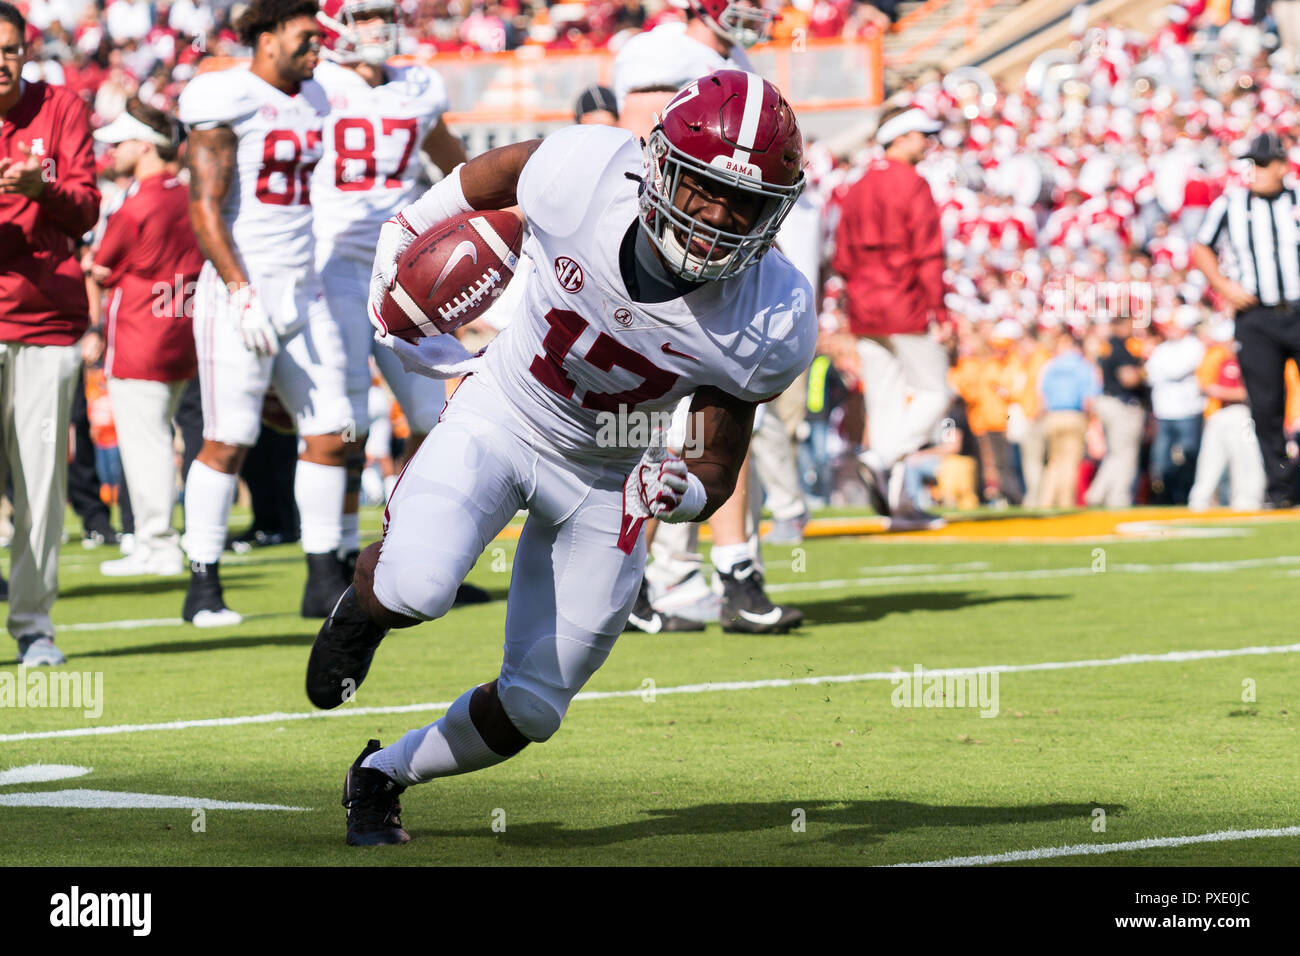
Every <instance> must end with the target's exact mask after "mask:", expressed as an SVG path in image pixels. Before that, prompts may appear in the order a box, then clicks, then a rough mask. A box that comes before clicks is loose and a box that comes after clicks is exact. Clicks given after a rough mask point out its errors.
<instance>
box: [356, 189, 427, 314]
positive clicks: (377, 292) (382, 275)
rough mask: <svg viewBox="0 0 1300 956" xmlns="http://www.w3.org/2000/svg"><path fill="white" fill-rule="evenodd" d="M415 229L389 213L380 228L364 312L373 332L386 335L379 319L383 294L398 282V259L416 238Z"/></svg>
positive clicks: (400, 217)
mask: <svg viewBox="0 0 1300 956" xmlns="http://www.w3.org/2000/svg"><path fill="white" fill-rule="evenodd" d="M415 237H416V232H415V230H414V229H413V228H411V225H410V224H409V223H408V222H407V221H406V219H405V218H404V217H403V216H402V215H401V214H400V213H399V214H397V215H396V216H392V217H390V218H389V219H388V221H387V222H385V223H384V224H383V226H381V227H380V229H379V242H378V243H377V244H376V246H375V264H374V266H373V267H372V268H371V271H370V301H369V304H368V305H367V307H366V313H367V314H368V315H369V316H370V324H371V325H373V326H374V327H375V331H376V332H381V333H383V334H384V335H387V334H388V328H387V327H386V326H385V325H384V322H383V320H382V319H381V318H380V315H381V314H382V311H383V308H384V296H386V295H387V294H388V290H389V289H391V288H392V287H393V283H394V282H396V281H397V260H398V259H400V258H401V256H402V253H403V252H405V251H406V247H407V246H409V245H410V244H411V243H413V242H414V241H415Z"/></svg>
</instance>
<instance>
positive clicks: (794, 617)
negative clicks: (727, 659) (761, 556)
mask: <svg viewBox="0 0 1300 956" xmlns="http://www.w3.org/2000/svg"><path fill="white" fill-rule="evenodd" d="M718 577H719V579H721V581H722V610H721V612H720V613H719V615H718V619H719V620H720V621H721V622H722V629H723V630H724V631H733V632H740V633H742V634H784V633H785V632H786V631H788V630H790V628H792V627H798V626H799V625H800V624H802V623H803V612H802V611H800V610H799V609H798V608H793V607H781V606H780V605H776V604H773V603H772V601H771V599H769V598H768V596H767V592H766V591H764V590H763V575H762V573H761V572H760V571H759V570H758V568H756V567H755V566H754V562H753V561H742V562H741V563H740V564H738V565H736V566H735V567H734V568H732V569H731V573H730V574H724V573H723V572H722V571H719V572H718Z"/></svg>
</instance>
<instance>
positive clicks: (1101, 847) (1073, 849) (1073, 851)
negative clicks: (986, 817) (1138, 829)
mask: <svg viewBox="0 0 1300 956" xmlns="http://www.w3.org/2000/svg"><path fill="white" fill-rule="evenodd" d="M1293 836H1300V827H1281V828H1278V829H1274V830H1219V831H1217V832H1215V833H1201V834H1197V835H1196V836H1179V837H1157V838H1153V839H1149V840H1129V841H1127V842H1125V843H1076V844H1074V845H1073V846H1055V847H1044V848H1041V849H1035V850H1012V851H1011V852H1010V853H990V854H987V855H984V856H950V857H948V858H947V859H946V860H925V861H923V862H920V863H890V864H888V865H889V866H987V865H988V864H990V863H1023V862H1024V861H1026V860H1050V859H1053V858H1055V857H1062V856H1095V855H1097V854H1100V853H1124V852H1127V851H1129V850H1159V849H1163V848H1165V847H1172V846H1188V845H1190V844H1193V843H1226V842H1228V841H1230V840H1258V839H1259V838H1261V837H1293Z"/></svg>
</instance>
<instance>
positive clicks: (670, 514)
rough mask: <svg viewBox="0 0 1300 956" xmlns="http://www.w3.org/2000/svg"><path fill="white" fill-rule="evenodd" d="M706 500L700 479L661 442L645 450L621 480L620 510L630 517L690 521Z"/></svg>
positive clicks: (702, 508)
mask: <svg viewBox="0 0 1300 956" xmlns="http://www.w3.org/2000/svg"><path fill="white" fill-rule="evenodd" d="M706 500H707V496H706V495H705V493H704V485H703V484H702V483H701V482H700V479H698V478H696V477H695V476H694V475H692V474H691V473H690V471H688V470H687V468H686V462H684V461H682V459H681V458H679V457H677V456H676V455H674V454H673V453H672V452H670V451H669V450H668V449H667V448H665V447H664V446H663V445H661V444H654V445H651V446H650V447H649V448H647V449H646V450H645V454H644V455H642V456H641V460H640V461H639V462H638V463H637V466H636V467H635V468H633V469H632V474H630V475H628V476H627V481H625V482H624V483H623V513H624V514H625V515H627V516H628V517H630V518H633V519H636V518H658V519H659V520H660V521H667V522H670V523H674V524H675V523H678V522H683V521H692V520H694V519H695V518H696V517H697V516H698V515H699V513H700V512H701V511H703V510H704V505H705V504H706Z"/></svg>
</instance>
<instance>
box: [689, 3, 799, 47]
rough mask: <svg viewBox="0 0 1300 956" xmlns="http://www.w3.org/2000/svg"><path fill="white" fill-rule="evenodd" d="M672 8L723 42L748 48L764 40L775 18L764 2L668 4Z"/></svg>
mask: <svg viewBox="0 0 1300 956" xmlns="http://www.w3.org/2000/svg"><path fill="white" fill-rule="evenodd" d="M672 3H673V5H674V6H676V7H679V8H680V9H683V10H690V11H692V12H693V13H694V14H695V15H696V16H698V17H699V18H700V19H701V20H703V21H704V22H705V23H707V24H708V25H709V27H710V28H711V29H712V30H713V32H714V33H716V34H717V35H718V36H720V37H721V38H722V39H723V41H724V42H726V43H733V44H735V45H736V46H741V47H751V46H753V45H754V44H755V43H758V42H759V41H760V40H765V39H767V34H768V31H769V30H770V29H771V27H772V21H773V20H774V19H776V17H775V14H774V13H773V12H772V11H771V10H769V9H768V8H767V0H672Z"/></svg>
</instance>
